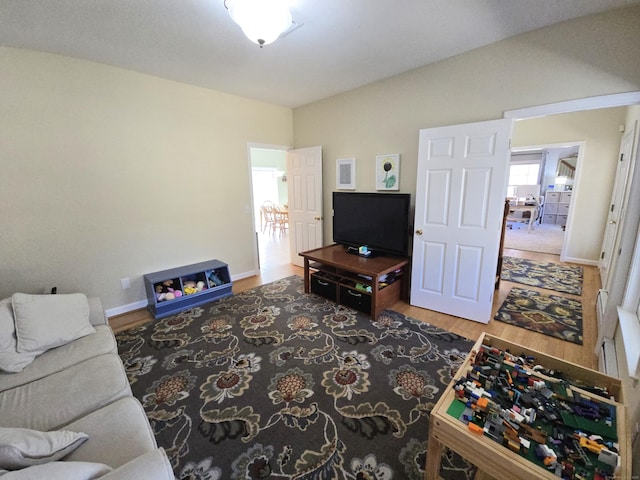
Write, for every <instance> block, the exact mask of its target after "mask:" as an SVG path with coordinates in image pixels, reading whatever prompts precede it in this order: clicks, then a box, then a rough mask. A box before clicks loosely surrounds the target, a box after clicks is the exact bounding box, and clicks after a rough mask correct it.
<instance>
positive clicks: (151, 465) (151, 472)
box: [100, 448, 175, 480]
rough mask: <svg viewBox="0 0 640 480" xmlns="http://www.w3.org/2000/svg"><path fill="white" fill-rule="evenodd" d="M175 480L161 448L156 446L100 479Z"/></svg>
mask: <svg viewBox="0 0 640 480" xmlns="http://www.w3.org/2000/svg"><path fill="white" fill-rule="evenodd" d="M132 478H135V479H136V480H175V477H174V475H173V470H172V469H171V464H170V463H169V459H168V458H167V454H166V452H165V451H164V449H163V448H157V449H155V450H152V451H150V452H147V453H145V454H144V455H141V456H139V457H137V458H135V459H134V460H131V461H130V462H128V463H125V464H124V465H122V466H121V467H119V468H116V469H115V470H113V471H112V472H110V473H107V474H106V475H104V476H102V477H100V480H130V479H132Z"/></svg>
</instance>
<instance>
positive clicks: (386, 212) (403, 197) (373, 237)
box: [333, 192, 411, 257]
mask: <svg viewBox="0 0 640 480" xmlns="http://www.w3.org/2000/svg"><path fill="white" fill-rule="evenodd" d="M410 204H411V194H409V193H358V192H352V193H348V192H333V241H334V242H335V243H339V244H342V245H346V246H351V247H360V246H363V245H366V246H367V247H368V249H369V250H371V251H372V252H373V253H374V254H375V253H382V254H388V255H397V256H401V257H406V256H408V254H409V213H410V212H409V209H410Z"/></svg>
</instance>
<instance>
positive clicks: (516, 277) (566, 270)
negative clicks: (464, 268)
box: [500, 257, 582, 295]
mask: <svg viewBox="0 0 640 480" xmlns="http://www.w3.org/2000/svg"><path fill="white" fill-rule="evenodd" d="M500 278H501V279H502V280H507V281H509V282H515V283H521V284H523V285H528V286H530V287H538V288H544V289H546V290H555V291H556V292H561V293H569V294H572V295H582V267H580V266H577V265H566V264H562V263H553V262H538V261H535V260H526V259H524V258H517V257H504V258H503V260H502V271H501V272H500Z"/></svg>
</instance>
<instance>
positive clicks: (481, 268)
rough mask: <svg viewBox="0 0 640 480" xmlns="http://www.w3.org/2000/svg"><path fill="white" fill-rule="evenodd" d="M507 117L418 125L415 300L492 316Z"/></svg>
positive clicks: (469, 315)
mask: <svg viewBox="0 0 640 480" xmlns="http://www.w3.org/2000/svg"><path fill="white" fill-rule="evenodd" d="M511 124H512V121H511V120H510V119H504V120H493V121H489V122H480V123H469V124H465V125H454V126H449V127H439V128H430V129H425V130H420V143H419V149H418V174H417V185H416V211H415V221H414V225H415V235H414V237H413V260H412V273H411V304H412V305H416V306H418V307H422V308H428V309H430V310H435V311H438V312H442V313H446V314H449V315H455V316H457V317H462V318H466V319H469V320H475V321H477V322H482V323H488V322H489V320H490V319H491V309H492V302H493V294H494V289H495V276H496V268H497V264H498V253H499V248H500V235H501V228H502V215H503V212H504V199H505V195H506V189H507V174H508V164H509V146H510V136H511Z"/></svg>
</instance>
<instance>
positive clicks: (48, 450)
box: [0, 427, 89, 470]
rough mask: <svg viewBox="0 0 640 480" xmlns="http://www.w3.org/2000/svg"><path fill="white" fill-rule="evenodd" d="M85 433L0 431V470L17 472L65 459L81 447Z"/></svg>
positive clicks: (20, 429)
mask: <svg viewBox="0 0 640 480" xmlns="http://www.w3.org/2000/svg"><path fill="white" fill-rule="evenodd" d="M88 438H89V435H87V434H86V433H79V432H71V431H69V430H56V431H52V432H39V431H37V430H29V429H27V428H2V427H0V468H4V469H6V470H17V469H20V468H24V467H29V466H32V465H40V464H42V463H47V462H53V461H56V460H60V459H61V458H64V457H66V456H67V455H69V454H70V453H71V452H73V451H74V450H75V449H76V448H78V447H79V446H80V445H82V444H83V443H84V442H85V441H86V440H87V439H88Z"/></svg>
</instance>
